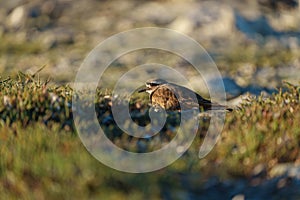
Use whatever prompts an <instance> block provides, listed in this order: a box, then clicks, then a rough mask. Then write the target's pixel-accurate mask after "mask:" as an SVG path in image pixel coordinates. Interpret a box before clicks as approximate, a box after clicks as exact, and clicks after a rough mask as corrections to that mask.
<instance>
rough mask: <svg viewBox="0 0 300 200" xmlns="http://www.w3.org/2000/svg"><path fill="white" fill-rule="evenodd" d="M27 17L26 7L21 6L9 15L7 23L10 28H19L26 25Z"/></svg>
mask: <svg viewBox="0 0 300 200" xmlns="http://www.w3.org/2000/svg"><path fill="white" fill-rule="evenodd" d="M26 19H27V17H26V7H25V6H19V7H16V8H15V9H14V10H13V11H12V12H11V13H10V14H9V15H8V16H7V23H6V25H7V27H8V28H13V29H18V28H21V27H22V26H24V25H25V21H26Z"/></svg>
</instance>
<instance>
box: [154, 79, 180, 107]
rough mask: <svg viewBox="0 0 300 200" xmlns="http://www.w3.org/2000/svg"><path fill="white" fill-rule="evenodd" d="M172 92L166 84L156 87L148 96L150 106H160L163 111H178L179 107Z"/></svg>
mask: <svg viewBox="0 0 300 200" xmlns="http://www.w3.org/2000/svg"><path fill="white" fill-rule="evenodd" d="M173 91H174V90H173V89H172V88H170V87H168V84H163V85H160V86H158V87H157V88H156V90H154V91H153V92H152V94H151V95H150V100H151V104H152V106H160V107H162V108H163V109H165V110H179V109H180V105H179V102H178V99H177V98H176V95H175V93H174V92H173Z"/></svg>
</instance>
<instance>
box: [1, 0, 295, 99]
mask: <svg viewBox="0 0 300 200" xmlns="http://www.w3.org/2000/svg"><path fill="white" fill-rule="evenodd" d="M149 26H154V27H164V28H170V29H174V30H177V31H179V32H181V33H184V34H186V35H188V36H190V37H192V38H194V39H195V40H196V41H197V42H199V43H200V44H201V45H203V47H204V48H205V49H206V50H207V51H208V53H209V54H210V55H211V56H212V58H213V59H214V61H215V62H216V64H217V66H218V68H219V69H220V71H221V73H222V75H223V76H224V82H225V86H226V87H227V88H226V89H227V91H230V92H231V94H230V95H233V96H236V95H238V94H242V93H243V92H250V93H254V94H259V93H260V92H262V91H265V92H266V93H271V92H273V90H272V88H274V87H277V86H279V85H280V84H281V83H282V80H287V81H289V82H292V83H293V82H296V83H297V82H298V80H299V78H300V41H299V40H300V6H299V2H298V1H297V0H277V1H276V0H254V1H253V0H247V1H243V2H241V1H238V0H229V1H202V0H198V1H196V0H189V1H184V2H182V1H178V0H169V1H168V0H157V1H121V0H116V1H103V0H86V1H79V0H72V1H71V0H32V1H28V0H11V1H5V0H1V1H0V41H1V42H0V73H1V76H2V77H5V76H8V75H12V74H15V73H16V72H18V71H22V72H29V73H33V72H35V71H36V70H37V69H39V68H40V67H41V66H43V65H47V67H46V68H45V69H44V70H43V71H42V72H41V74H42V75H45V76H48V75H49V76H51V78H52V80H53V81H54V82H56V83H65V82H71V81H73V79H74V78H75V75H76V72H77V69H78V68H79V67H80V64H81V63H82V61H83V59H84V58H85V57H86V56H87V54H88V53H89V52H90V51H91V50H92V49H93V48H94V47H95V46H96V45H97V44H98V43H99V42H101V41H104V40H105V39H106V38H108V37H110V36H112V35H113V34H117V33H119V32H122V31H126V30H129V29H132V28H138V27H149ZM133 42H134V41H133ZM159 55H160V56H159V57H160V59H161V60H163V59H164V58H166V59H164V60H168V61H170V62H169V63H167V64H169V65H170V66H175V67H176V65H178V66H180V65H183V64H178V62H177V61H176V60H175V61H174V60H172V59H170V58H169V57H163V56H162V54H161V53H159ZM125 58H126V57H125ZM125 58H124V59H120V60H119V61H118V62H115V63H114V64H116V66H123V67H124V66H127V67H128V66H129V65H132V64H133V63H134V62H132V60H133V56H131V57H130V56H127V59H125ZM154 58H156V59H157V58H158V56H154ZM145 61H146V60H145ZM143 62H144V61H143ZM131 67H132V66H131ZM120 69H121V68H119V69H117V70H116V71H118V70H120ZM122 69H124V68H122ZM125 71H126V70H125ZM183 71H184V73H186V74H184V75H189V76H190V77H191V78H190V80H191V82H192V84H193V82H195V87H196V89H197V90H201V88H203V87H202V85H200V84H199V80H198V79H196V78H195V80H194V79H193V72H190V71H189V70H183Z"/></svg>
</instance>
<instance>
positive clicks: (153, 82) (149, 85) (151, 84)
mask: <svg viewBox="0 0 300 200" xmlns="http://www.w3.org/2000/svg"><path fill="white" fill-rule="evenodd" d="M166 83H168V82H167V81H165V80H163V79H150V80H148V81H146V84H145V85H146V87H144V88H142V89H140V90H139V91H138V92H139V93H140V92H147V93H149V94H151V93H152V92H153V91H154V90H155V89H156V88H157V87H158V86H160V85H162V84H166Z"/></svg>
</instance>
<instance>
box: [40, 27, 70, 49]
mask: <svg viewBox="0 0 300 200" xmlns="http://www.w3.org/2000/svg"><path fill="white" fill-rule="evenodd" d="M40 39H41V40H42V42H43V44H44V45H45V47H46V49H50V48H53V47H56V46H58V45H63V44H72V43H73V42H74V34H73V32H72V31H71V30H70V29H67V28H57V29H52V30H51V31H45V32H43V33H42V34H41V35H40Z"/></svg>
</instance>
